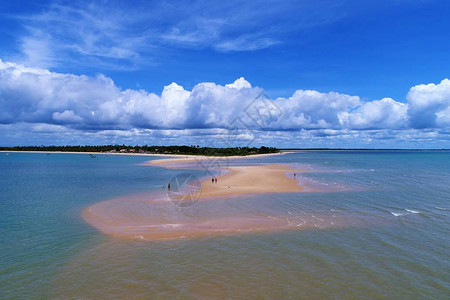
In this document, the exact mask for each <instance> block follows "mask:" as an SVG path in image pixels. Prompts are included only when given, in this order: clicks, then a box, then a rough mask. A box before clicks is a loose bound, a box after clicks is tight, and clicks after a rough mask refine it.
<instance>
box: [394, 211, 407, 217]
mask: <svg viewBox="0 0 450 300" xmlns="http://www.w3.org/2000/svg"><path fill="white" fill-rule="evenodd" d="M390 213H391V215H393V216H394V217H401V216H404V215H406V214H407V213H396V212H393V211H390Z"/></svg>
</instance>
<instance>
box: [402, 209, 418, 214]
mask: <svg viewBox="0 0 450 300" xmlns="http://www.w3.org/2000/svg"><path fill="white" fill-rule="evenodd" d="M405 210H406V211H407V212H410V213H412V214H420V211H417V210H412V209H407V208H405Z"/></svg>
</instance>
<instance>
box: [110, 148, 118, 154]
mask: <svg viewBox="0 0 450 300" xmlns="http://www.w3.org/2000/svg"><path fill="white" fill-rule="evenodd" d="M116 152H117V150H116V149H113V150H111V151H109V153H116Z"/></svg>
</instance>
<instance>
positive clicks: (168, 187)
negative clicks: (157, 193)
mask: <svg viewBox="0 0 450 300" xmlns="http://www.w3.org/2000/svg"><path fill="white" fill-rule="evenodd" d="M167 189H168V190H170V182H169V184H167Z"/></svg>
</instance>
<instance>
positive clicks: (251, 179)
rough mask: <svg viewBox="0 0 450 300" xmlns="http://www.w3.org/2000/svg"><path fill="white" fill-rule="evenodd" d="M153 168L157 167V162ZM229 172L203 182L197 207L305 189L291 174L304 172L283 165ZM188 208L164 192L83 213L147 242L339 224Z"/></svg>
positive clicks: (106, 228) (108, 229)
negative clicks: (198, 212) (199, 211)
mask: <svg viewBox="0 0 450 300" xmlns="http://www.w3.org/2000/svg"><path fill="white" fill-rule="evenodd" d="M180 160H183V159H182V158H181V159H180V158H178V159H170V160H167V159H165V160H163V161H164V162H159V163H157V164H159V165H161V166H163V165H166V164H170V163H173V162H177V163H178V162H180ZM183 162H186V158H185V159H184V161H183ZM151 164H155V163H154V161H152V162H151ZM226 170H227V173H226V174H225V175H222V176H219V177H218V181H217V183H216V182H214V183H212V182H211V178H208V179H205V180H203V181H202V182H201V188H202V189H201V195H194V197H196V196H200V200H199V203H197V204H196V205H201V203H202V202H203V201H214V199H217V200H221V201H227V199H229V198H230V197H232V198H233V200H234V201H235V200H236V197H235V196H239V195H243V194H275V193H297V192H301V191H302V187H300V186H299V185H298V184H297V181H296V180H295V179H294V177H293V175H292V173H296V172H302V170H292V169H290V168H289V166H288V165H285V164H269V165H254V166H234V167H228V168H226ZM289 174H290V175H289ZM288 175H289V177H288ZM172 200H173V199H172ZM185 209H186V208H180V207H178V206H176V205H174V203H173V202H172V201H171V199H169V197H168V196H167V194H166V193H164V192H160V193H153V194H143V195H138V196H130V197H122V198H117V199H113V200H109V201H104V202H100V203H96V204H94V205H91V206H89V207H88V208H86V209H85V210H84V211H83V217H84V219H85V220H86V221H87V222H88V223H89V224H91V225H93V226H94V227H96V228H97V229H99V230H100V231H102V232H103V233H105V234H108V235H111V236H114V237H120V238H133V239H136V238H137V239H145V240H160V239H173V238H185V237H191V238H192V237H200V236H208V235H223V234H242V233H256V232H269V231H278V230H288V229H299V228H313V227H317V224H318V222H319V223H321V225H320V226H325V227H326V226H335V220H330V221H328V220H327V219H328V217H326V216H323V217H317V216H313V217H311V216H306V215H304V216H299V215H294V214H291V213H290V212H286V213H285V214H277V213H275V214H260V213H252V212H240V213H239V215H232V216H230V215H227V214H225V215H220V214H219V215H218V216H217V215H215V216H214V217H211V216H208V215H206V216H205V215H195V213H194V210H195V209H196V208H195V206H193V207H191V208H188V209H189V212H188V214H185V212H187V211H186V210H185ZM318 220H320V221H318Z"/></svg>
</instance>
